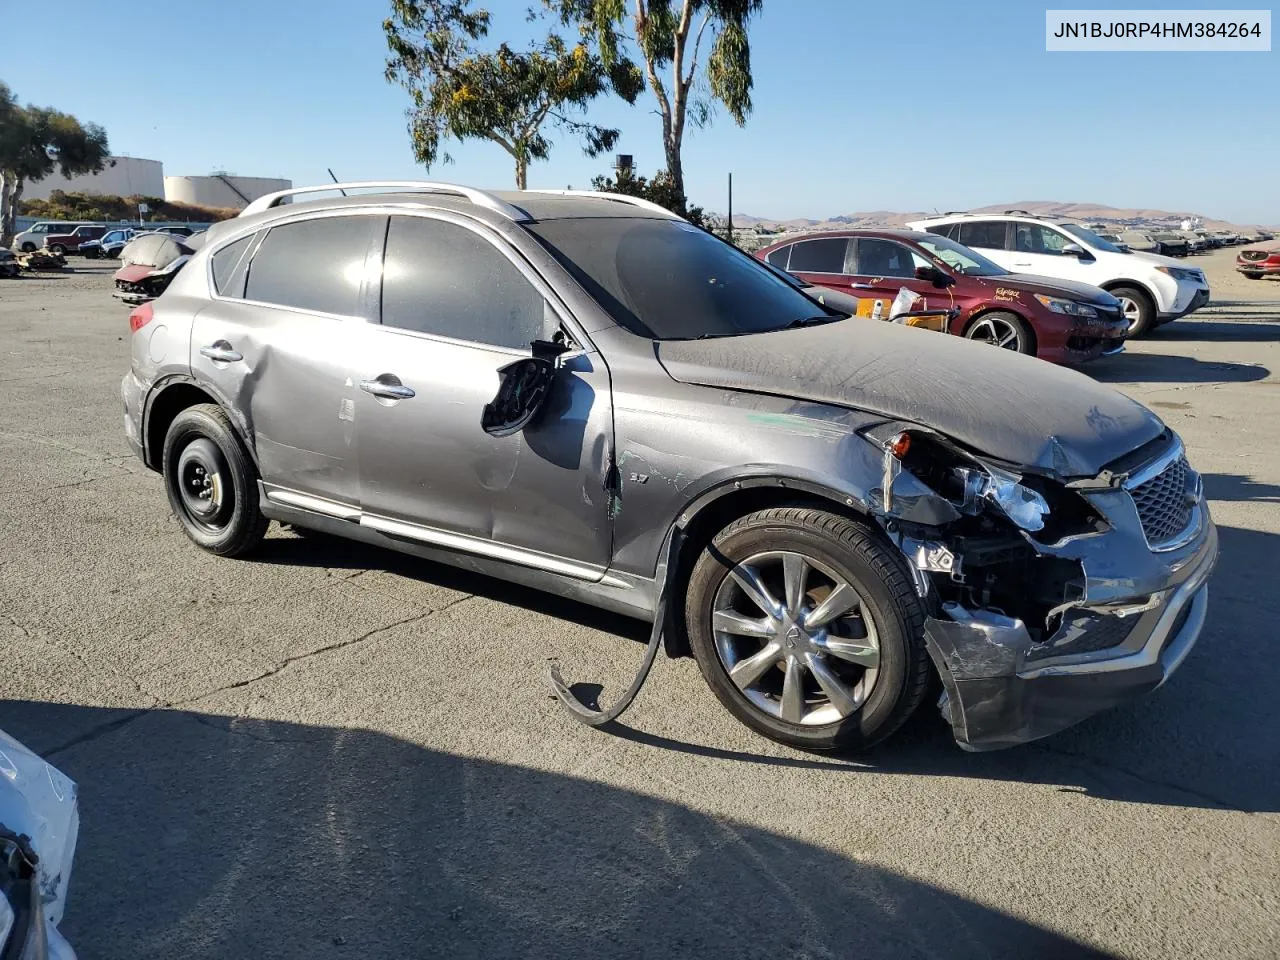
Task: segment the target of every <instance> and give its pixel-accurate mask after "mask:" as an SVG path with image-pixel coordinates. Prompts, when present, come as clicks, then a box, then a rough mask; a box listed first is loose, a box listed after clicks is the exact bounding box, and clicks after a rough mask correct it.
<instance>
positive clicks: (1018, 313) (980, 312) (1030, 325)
mask: <svg viewBox="0 0 1280 960" xmlns="http://www.w3.org/2000/svg"><path fill="white" fill-rule="evenodd" d="M993 313H1011V314H1013V315H1014V316H1015V317H1017V318H1018V319H1019V320H1021V321H1022V322H1023V324H1024V325H1025V326H1026V328H1027V333H1029V334H1030V335H1031V347H1032V352H1031V354H1030V356H1033V357H1034V356H1038V355H1039V351H1040V337H1039V336H1038V335H1037V334H1036V325H1035V321H1033V320H1032V319H1031V318H1030V317H1029V316H1027V314H1026V313H1025V312H1024V311H1022V310H1015V309H1013V307H1012V306H1010V305H1009V304H1004V303H992V304H988V305H986V306H983V307H980V308H978V309H977V310H975V311H974V312H973V313H972V314H970V316H969V318H968V319H966V320H965V322H964V326H963V327H962V328H961V329H960V336H962V337H963V336H964V335H965V334H966V333H968V331H969V328H970V327H972V326H973V325H974V324H975V323H977V322H978V321H979V320H981V319H982V318H983V317H986V316H990V315H991V314H993Z"/></svg>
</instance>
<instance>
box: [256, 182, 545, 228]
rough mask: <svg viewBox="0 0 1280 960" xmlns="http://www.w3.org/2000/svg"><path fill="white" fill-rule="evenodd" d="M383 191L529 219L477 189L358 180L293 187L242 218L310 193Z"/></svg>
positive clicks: (270, 196)
mask: <svg viewBox="0 0 1280 960" xmlns="http://www.w3.org/2000/svg"><path fill="white" fill-rule="evenodd" d="M360 189H381V190H393V191H398V192H401V193H441V194H447V195H449V196H455V197H463V198H465V199H467V200H470V201H471V202H472V203H474V204H475V205H476V206H478V207H484V208H485V209H487V210H492V211H493V212H494V213H498V214H501V215H502V216H504V217H506V218H507V219H508V220H513V221H516V222H520V221H524V220H528V219H529V215H528V214H527V213H525V212H524V211H523V210H521V209H520V208H519V207H517V206H514V205H513V204H510V203H507V202H506V201H505V200H499V199H498V198H497V197H495V196H494V195H493V194H491V193H487V192H485V191H484V190H477V189H475V188H474V187H463V186H459V185H458V184H456V183H438V182H436V181H433V180H357V181H353V182H351V183H325V184H321V185H319V186H314V187H293V188H291V189H289V190H277V191H276V192H275V193H268V194H266V195H265V196H261V197H259V198H258V199H257V200H254V201H253V202H252V203H251V204H249V205H248V206H247V207H245V208H244V209H243V210H241V211H240V214H239V215H240V216H242V217H247V216H250V215H252V214H255V213H262V212H263V211H264V210H270V209H272V208H273V207H278V206H279V205H280V204H281V202H282V201H284V200H285V199H286V198H288V197H295V196H298V195H299V194H306V193H332V192H334V191H346V190H360Z"/></svg>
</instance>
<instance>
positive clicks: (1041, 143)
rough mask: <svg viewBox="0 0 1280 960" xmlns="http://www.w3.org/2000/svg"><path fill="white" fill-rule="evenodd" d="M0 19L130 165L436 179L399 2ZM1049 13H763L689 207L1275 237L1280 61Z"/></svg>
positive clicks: (648, 117)
mask: <svg viewBox="0 0 1280 960" xmlns="http://www.w3.org/2000/svg"><path fill="white" fill-rule="evenodd" d="M531 2H534V0H489V2H488V3H487V4H486V3H483V2H482V0H481V2H479V3H478V5H485V6H487V7H488V8H489V9H490V10H491V11H492V12H493V13H494V29H493V30H492V32H491V37H493V38H495V42H496V39H511V40H513V41H518V40H520V39H522V38H525V37H528V36H529V35H530V29H531V28H530V27H529V26H528V25H527V24H526V23H525V17H524V11H525V10H526V8H527V7H528V6H529V4H530V3H531ZM1050 5H1051V6H1053V7H1055V8H1057V7H1062V6H1066V5H1065V4H1062V3H1058V2H1054V3H1052V4H1050ZM1242 5H1243V6H1247V4H1240V3H1238V2H1237V3H1234V4H1217V5H1215V4H1213V3H1211V2H1209V0H1200V2H1199V3H1198V4H1197V6H1198V7H1199V8H1213V7H1214V6H1217V7H1219V8H1223V9H1226V8H1231V7H1239V6H1242ZM1081 6H1090V4H1082V5H1081ZM1092 6H1095V7H1096V6H1100V5H1098V4H1092ZM1118 6H1129V4H1118ZM1159 6H1161V7H1167V6H1169V4H1167V3H1165V4H1159ZM5 7H6V9H5V11H4V19H3V30H2V31H0V79H3V80H5V81H6V82H8V83H9V85H10V86H11V87H13V88H14V90H15V91H16V92H17V93H18V95H19V97H20V98H21V99H22V100H24V101H35V102H38V103H41V104H47V105H52V106H56V107H58V108H60V109H63V110H67V111H69V112H71V113H74V114H76V115H77V116H79V117H80V118H81V119H85V120H93V121H96V122H98V123H101V124H102V125H103V126H105V127H106V128H107V132H108V134H109V135H110V138H111V145H112V148H113V151H114V152H116V153H119V154H129V155H132V156H140V157H149V158H152V159H157V160H161V161H163V162H164V165H165V172H166V173H169V174H186V175H192V174H205V173H209V172H210V171H212V170H214V169H224V170H229V171H232V172H234V173H238V174H242V175H246V176H284V177H289V178H291V179H292V180H293V181H294V182H295V183H298V184H302V183H311V182H323V181H326V180H327V179H328V176H327V174H326V173H325V168H326V167H330V166H331V167H333V168H334V170H335V172H336V173H337V174H338V175H339V176H340V177H342V178H344V179H349V180H356V179H374V178H381V179H396V178H414V177H421V176H423V170H422V168H421V167H419V166H417V165H416V164H415V163H414V161H413V157H412V153H411V151H410V148H409V140H408V136H407V134H406V132H405V120H404V110H405V108H406V106H407V103H408V100H407V94H405V92H404V91H403V90H401V89H400V88H398V87H395V86H392V85H390V84H388V83H386V81H385V80H384V79H383V77H382V70H383V64H384V60H385V56H386V45H385V41H384V38H383V34H382V27H381V22H382V19H383V18H384V17H385V16H386V13H387V10H388V9H389V3H388V2H386V0H256V2H248V0H216V2H214V0H180V2H173V0H119V2H110V3H108V2H103V0H62V2H61V3H60V4H58V5H57V10H58V14H57V23H56V25H53V24H50V22H49V19H48V17H49V13H48V10H49V8H48V7H47V6H41V5H40V4H34V3H21V4H20V3H11V4H5ZM1044 16H1045V5H1044V4H1039V3H1029V2H1024V0H1000V2H991V0H987V2H981V0H971V2H965V3H962V2H956V0H951V2H941V0H936V2H935V0H912V2H910V3H908V2H901V0H885V2H879V3H874V2H866V0H766V2H765V8H764V13H763V14H762V15H761V16H760V17H759V18H758V19H757V20H756V21H755V22H754V26H753V28H752V31H751V44H752V56H753V62H754V74H755V89H754V94H753V96H754V99H755V112H754V114H753V115H752V117H751V119H750V120H749V122H748V124H747V126H746V128H745V129H739V128H738V127H736V126H735V125H734V124H733V122H732V120H730V119H729V118H728V117H727V115H724V114H723V113H722V114H721V115H720V116H719V117H718V118H717V120H716V122H715V123H714V125H713V126H712V127H711V128H710V129H708V130H703V131H699V130H692V131H690V133H689V134H688V135H687V137H686V141H685V150H684V158H685V170H686V181H687V185H688V189H689V193H690V195H691V197H692V199H693V200H694V201H695V202H697V203H700V204H701V205H703V206H705V207H708V208H710V209H714V210H721V211H723V209H724V206H725V203H724V196H725V174H726V173H727V172H728V171H730V170H732V171H733V174H734V193H735V199H734V209H735V211H737V212H741V213H753V214H757V215H760V216H768V217H780V218H781V217H795V216H810V217H818V218H821V217H826V216H831V215H835V214H839V213H848V212H853V211H863V210H898V211H904V210H926V209H933V208H935V207H937V208H939V209H943V210H948V209H962V208H967V207H972V206H978V205H982V204H986V203H999V202H1006V201H1007V202H1013V201H1018V200H1061V201H1090V202H1099V203H1106V204H1111V205H1113V206H1122V207H1154V208H1160V209H1166V210H1175V211H1195V212H1198V213H1202V214H1205V215H1208V216H1213V217H1221V218H1224V219H1231V220H1235V221H1237V222H1243V223H1271V224H1276V223H1280V190H1277V189H1276V188H1275V172H1274V169H1273V168H1274V164H1275V162H1276V158H1277V157H1280V124H1277V122H1276V120H1275V118H1276V116H1277V115H1278V114H1280V108H1277V106H1276V104H1277V98H1278V97H1280V59H1278V58H1280V53H1277V52H1275V51H1273V52H1271V53H1196V54H1191V53H1123V54H1117V53H1046V52H1045V50H1044V30H1045V26H1044V23H1045V21H1044ZM27 38H38V40H37V39H27ZM55 41H56V44H55ZM95 52H96V54H97V55H98V56H96V57H95ZM55 62H56V63H57V64H58V65H57V66H54V65H53V63H55ZM152 65H154V66H152ZM151 69H154V74H153V76H154V78H155V82H154V83H153V84H148V83H146V82H145V77H146V75H147V72H148V71H149V70H151ZM148 86H150V87H151V89H152V90H154V91H156V95H154V96H148V94H147V92H146V89H147V87H148ZM175 90H178V91H179V92H174V91H175ZM591 115H592V119H593V120H595V121H596V122H598V123H604V124H608V125H614V126H618V127H619V128H621V129H622V130H623V138H622V141H621V143H620V144H619V148H618V149H619V150H620V151H621V152H626V153H631V154H634V155H635V157H636V162H637V164H638V165H639V167H640V168H641V170H642V172H651V171H652V170H654V169H656V168H658V167H659V166H660V164H661V162H662V149H661V137H660V126H659V122H658V119H657V117H656V116H655V115H654V114H653V113H652V102H651V101H650V100H649V99H647V98H646V99H643V100H641V102H640V103H639V105H637V106H636V107H634V108H632V107H627V106H626V105H625V104H621V103H620V102H616V101H614V102H608V101H600V102H599V103H598V104H597V105H596V106H593V108H592V111H591ZM450 152H451V153H452V154H453V155H454V157H455V158H456V163H455V164H454V165H452V166H439V167H437V168H436V169H435V170H433V171H432V175H433V176H436V177H438V178H440V179H454V180H459V181H462V182H466V183H470V184H474V185H479V186H489V187H508V186H510V185H512V183H513V173H512V164H511V162H510V159H509V158H508V156H507V155H506V154H505V153H504V152H503V151H502V150H501V148H499V147H497V146H495V145H492V144H488V143H479V142H477V143H470V144H465V145H462V146H456V147H454V148H453V149H451V151H450ZM609 165H610V161H609V159H607V158H599V159H596V160H591V159H589V158H587V157H585V156H583V154H582V152H581V150H580V149H579V147H578V146H577V144H576V143H574V142H572V141H571V140H562V141H561V142H559V143H558V144H557V146H556V148H555V149H554V150H553V152H552V155H551V159H550V161H548V162H545V163H539V164H536V165H534V166H533V167H532V168H531V171H530V178H529V180H530V186H546V187H565V186H569V185H572V186H574V187H580V188H585V187H588V186H589V183H590V179H591V177H592V176H593V175H594V174H595V173H598V172H602V171H603V170H604V169H605V168H606V167H608V166H609Z"/></svg>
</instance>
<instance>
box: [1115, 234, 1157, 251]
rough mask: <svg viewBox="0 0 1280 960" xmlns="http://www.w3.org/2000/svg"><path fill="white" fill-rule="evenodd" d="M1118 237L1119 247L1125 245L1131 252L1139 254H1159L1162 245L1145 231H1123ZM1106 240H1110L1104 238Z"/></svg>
mask: <svg viewBox="0 0 1280 960" xmlns="http://www.w3.org/2000/svg"><path fill="white" fill-rule="evenodd" d="M1116 236H1117V237H1118V238H1119V241H1120V242H1119V243H1118V244H1117V246H1120V245H1123V246H1125V247H1126V248H1128V249H1129V250H1132V251H1135V252H1137V253H1159V252H1160V244H1158V243H1157V242H1156V241H1155V240H1154V239H1152V237H1151V234H1149V233H1147V232H1146V231H1145V230H1121V231H1120V232H1119V233H1118V234H1116ZM1103 239H1104V240H1108V239H1110V238H1109V237H1103Z"/></svg>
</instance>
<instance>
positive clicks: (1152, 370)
mask: <svg viewBox="0 0 1280 960" xmlns="http://www.w3.org/2000/svg"><path fill="white" fill-rule="evenodd" d="M1081 371H1082V372H1083V373H1085V374H1088V375H1089V376H1091V377H1093V378H1094V379H1095V380H1097V381H1099V382H1101V383H1139V382H1142V383H1247V382H1252V381H1254V380H1265V379H1266V378H1267V377H1269V376H1270V375H1271V371H1270V370H1268V369H1267V368H1266V367H1264V366H1262V365H1261V364H1256V363H1231V362H1227V361H1207V360H1197V359H1195V358H1194V357H1177V356H1166V355H1164V354H1154V353H1122V354H1118V355H1116V356H1114V357H1102V358H1100V359H1098V360H1095V361H1094V362H1093V363H1091V364H1089V365H1088V366H1087V367H1083V368H1081Z"/></svg>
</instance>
